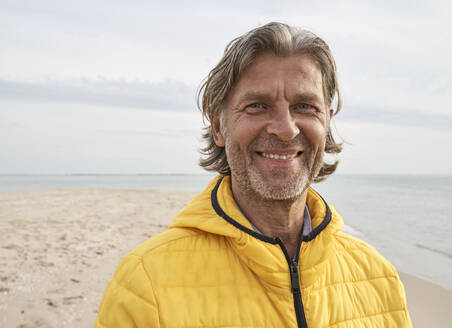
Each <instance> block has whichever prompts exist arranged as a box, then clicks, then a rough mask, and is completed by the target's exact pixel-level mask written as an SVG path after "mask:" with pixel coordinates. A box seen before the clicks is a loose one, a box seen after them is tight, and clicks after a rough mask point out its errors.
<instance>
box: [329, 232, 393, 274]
mask: <svg viewBox="0 0 452 328" xmlns="http://www.w3.org/2000/svg"><path fill="white" fill-rule="evenodd" d="M335 240H336V242H335V245H336V251H337V255H338V256H340V257H341V258H342V259H344V260H345V263H347V264H348V266H349V267H360V268H361V269H362V270H363V273H366V275H367V276H369V275H370V276H375V277H378V276H387V277H391V276H392V277H397V276H398V274H397V271H396V269H395V268H394V266H393V265H392V264H391V263H390V262H389V261H388V260H387V259H386V258H385V257H384V256H383V255H382V254H381V253H380V252H379V251H378V250H377V249H376V248H375V247H373V246H371V245H370V244H368V243H367V242H365V241H363V240H361V239H359V238H357V237H354V236H352V235H350V234H348V233H345V232H342V231H338V232H336V233H335Z"/></svg>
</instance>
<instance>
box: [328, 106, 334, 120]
mask: <svg viewBox="0 0 452 328" xmlns="http://www.w3.org/2000/svg"><path fill="white" fill-rule="evenodd" d="M328 112H329V114H330V120H331V119H332V118H333V116H334V109H332V108H330V110H329V111H328Z"/></svg>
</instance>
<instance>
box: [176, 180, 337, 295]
mask: <svg viewBox="0 0 452 328" xmlns="http://www.w3.org/2000/svg"><path fill="white" fill-rule="evenodd" d="M306 203H307V205H308V208H309V212H310V214H311V219H312V227H313V230H312V232H311V233H310V234H309V235H307V236H304V237H303V244H304V243H305V242H307V243H308V244H311V242H314V241H315V240H317V239H319V237H320V239H323V240H324V239H325V237H327V236H328V235H330V234H331V233H334V232H336V231H338V230H341V229H342V227H343V222H342V219H341V218H340V216H339V215H337V214H336V213H335V211H334V209H333V208H332V207H329V206H328V205H327V204H326V202H325V201H324V200H323V199H322V198H321V197H320V195H318V194H317V193H316V192H315V191H313V190H312V189H309V190H308V195H307V200H306ZM169 228H191V229H197V230H202V231H204V232H207V233H210V234H216V235H220V236H223V237H226V242H227V243H228V244H229V245H230V246H231V248H232V249H234V251H235V253H236V254H237V255H238V256H239V258H240V259H241V260H242V262H243V263H246V265H247V266H248V267H249V268H250V269H251V270H252V271H253V272H255V273H256V274H257V275H259V276H260V277H261V278H262V279H263V280H265V281H266V282H267V283H269V284H270V285H272V286H274V287H276V288H288V290H289V289H290V288H289V287H290V279H289V275H288V263H287V261H286V259H285V256H284V254H283V252H282V251H281V248H280V246H279V245H278V244H277V242H276V240H275V239H274V238H270V237H267V236H264V235H261V234H259V233H257V232H255V231H254V230H253V229H252V227H251V225H250V223H249V221H248V220H247V219H246V218H245V217H244V216H243V214H242V213H241V211H240V210H239V209H238V208H237V206H236V204H235V201H234V198H233V196H232V191H231V180H230V176H218V177H216V178H215V179H214V180H212V181H211V182H210V184H209V185H208V186H207V188H206V189H205V190H204V192H202V193H201V194H200V195H199V196H197V197H196V198H195V199H193V200H192V201H191V202H190V203H189V204H188V205H187V206H186V207H185V208H184V209H182V211H181V212H180V213H179V214H178V215H177V216H176V217H175V218H174V220H173V222H172V223H171V225H170V226H169ZM303 244H302V245H303ZM312 247H313V248H315V249H317V250H318V251H319V252H320V254H322V253H325V252H324V247H325V243H323V242H319V243H316V246H315V247H314V245H312ZM312 247H308V248H312ZM325 255H326V253H325ZM321 257H322V256H321ZM301 260H302V261H305V262H304V263H306V265H307V267H312V266H315V265H316V263H317V262H318V261H322V260H321V258H318V257H317V256H316V258H309V259H307V258H305V259H303V258H301Z"/></svg>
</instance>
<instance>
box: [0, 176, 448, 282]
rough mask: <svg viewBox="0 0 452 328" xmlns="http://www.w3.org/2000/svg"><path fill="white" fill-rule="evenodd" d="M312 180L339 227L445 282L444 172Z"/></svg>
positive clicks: (82, 180)
mask: <svg viewBox="0 0 452 328" xmlns="http://www.w3.org/2000/svg"><path fill="white" fill-rule="evenodd" d="M215 176H216V174H184V173H182V174H169V173H168V174H152V173H137V174H93V173H68V174H45V175H34V174H0V191H1V192H8V191H38V190H53V189H87V188H88V189H91V188H115V189H142V190H146V189H154V190H172V191H191V192H201V191H202V190H203V189H204V188H205V186H206V185H207V183H208V182H209V181H210V180H211V179H213V178H214V177H215ZM312 187H313V189H315V190H316V191H318V192H319V193H320V194H321V195H322V197H323V198H324V199H325V200H326V201H327V202H328V204H331V205H332V206H334V208H335V209H336V210H337V212H338V213H340V215H341V216H342V217H343V219H344V222H345V227H344V232H346V233H349V234H351V235H353V236H355V237H357V238H360V239H362V240H364V241H366V242H368V243H370V244H371V245H372V246H374V247H375V248H377V250H378V251H379V252H381V253H382V254H383V255H384V256H385V257H386V258H388V259H389V260H390V261H391V263H392V264H393V265H394V266H395V267H396V268H397V269H398V270H400V271H402V272H406V273H410V274H413V275H415V276H418V277H419V278H422V279H425V280H428V281H431V282H434V283H437V284H439V285H441V286H443V287H446V288H448V289H450V290H452V242H451V241H450V236H451V235H452V218H451V216H450V213H451V212H452V176H451V175H397V174H379V175H365V174H337V175H333V176H331V177H330V178H328V179H327V180H326V181H324V182H321V183H317V184H313V185H312ZM0 197H1V193H0ZM0 210H1V209H0ZM0 219H2V218H1V211H0Z"/></svg>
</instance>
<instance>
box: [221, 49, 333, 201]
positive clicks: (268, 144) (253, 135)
mask: <svg viewBox="0 0 452 328" xmlns="http://www.w3.org/2000/svg"><path fill="white" fill-rule="evenodd" d="M331 114H332V110H330V109H327V106H326V104H325V101H324V97H323V89H322V74H321V71H320V67H319V65H318V63H317V62H316V61H315V60H314V59H312V57H310V56H308V55H301V54H299V55H291V56H289V57H277V56H274V55H272V54H262V55H260V56H258V57H257V58H256V60H255V61H254V63H253V64H252V65H251V66H250V67H248V68H247V69H246V70H245V72H243V74H242V76H241V77H240V80H239V81H238V82H237V84H236V86H235V87H234V88H233V89H232V90H231V92H230V93H229V95H228V98H227V100H226V108H225V113H224V115H225V118H224V120H223V122H224V126H223V127H221V129H220V128H219V126H218V125H219V123H218V122H214V123H213V124H212V129H213V135H214V139H215V143H216V144H217V145H218V146H220V147H223V146H224V147H225V150H226V156H227V159H228V163H229V166H230V168H231V177H232V186H233V189H234V188H238V190H240V191H241V192H246V193H248V194H249V195H251V194H250V193H252V194H253V195H257V196H259V197H260V198H264V199H273V200H283V199H295V198H296V197H297V196H299V195H300V194H301V193H302V192H304V191H305V190H306V188H307V187H308V186H309V185H310V184H311V182H312V180H313V178H314V177H315V176H316V175H317V173H318V172H319V170H320V168H321V166H322V163H323V153H324V149H325V138H326V134H327V126H328V124H329V118H330V116H331Z"/></svg>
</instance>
